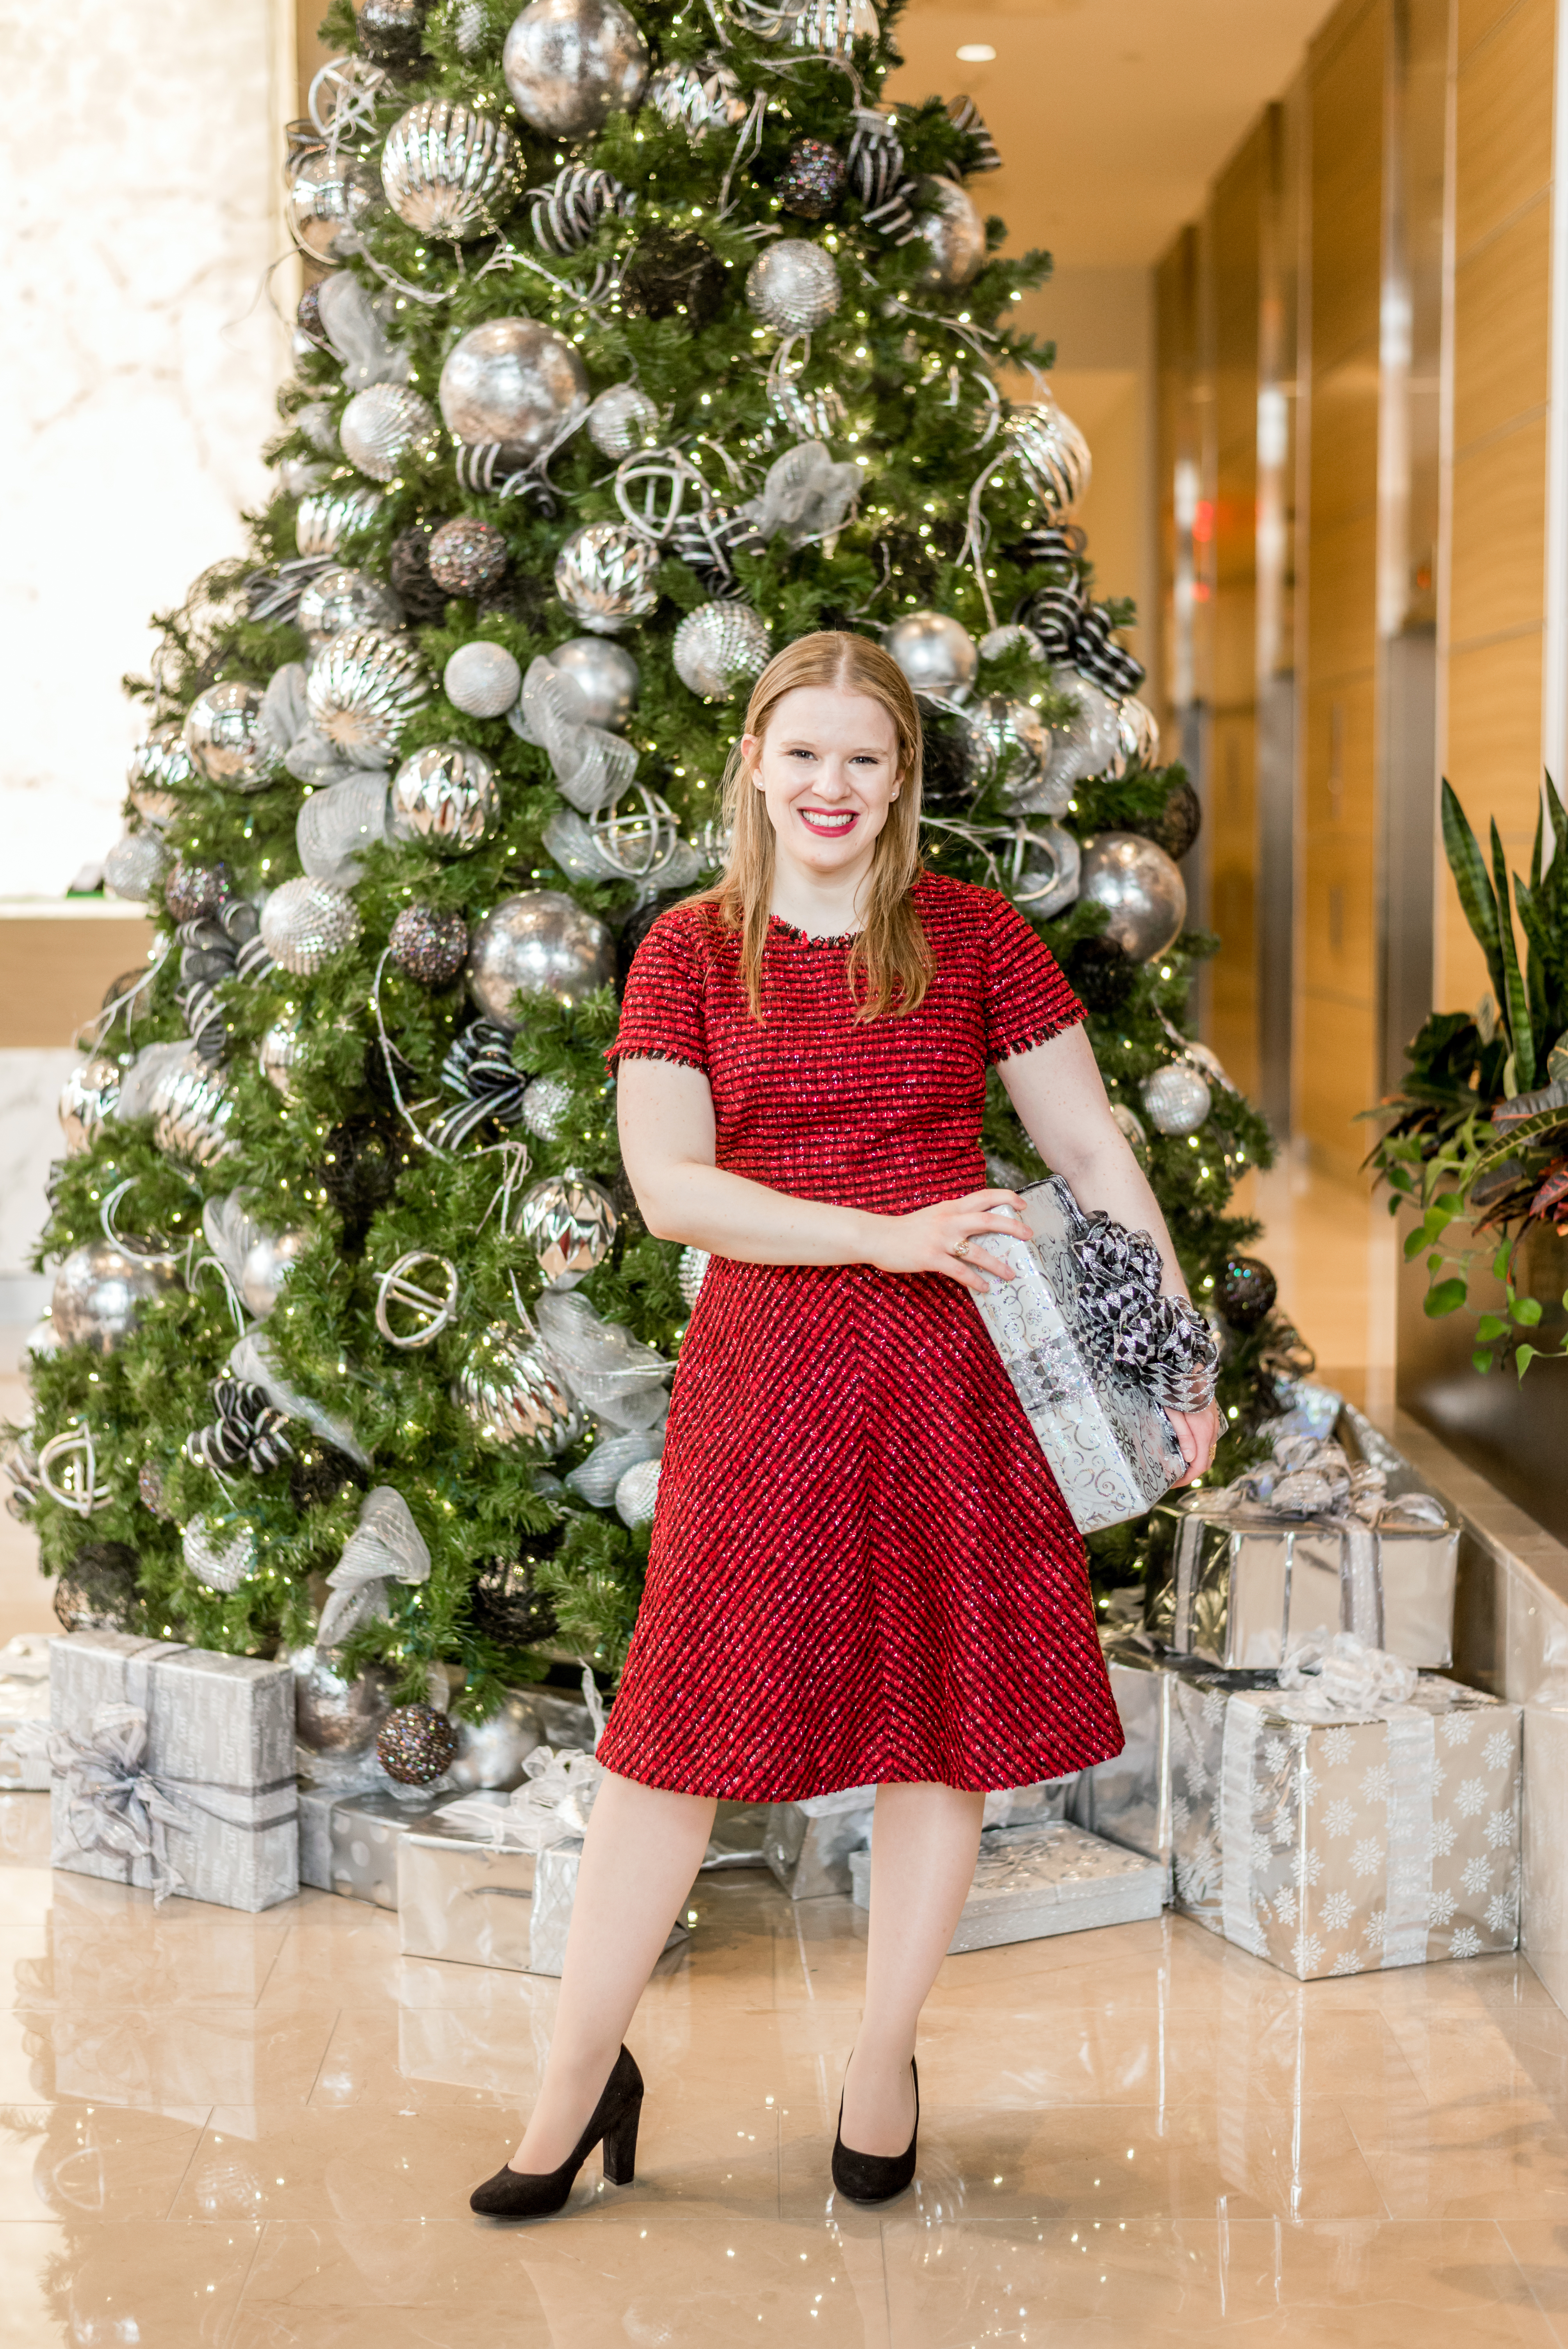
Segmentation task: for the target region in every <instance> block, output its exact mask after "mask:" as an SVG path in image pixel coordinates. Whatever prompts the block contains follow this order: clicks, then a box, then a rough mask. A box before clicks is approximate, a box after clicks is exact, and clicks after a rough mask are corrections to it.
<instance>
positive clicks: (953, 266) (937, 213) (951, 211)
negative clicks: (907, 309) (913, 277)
mask: <svg viewBox="0 0 1568 2349" xmlns="http://www.w3.org/2000/svg"><path fill="white" fill-rule="evenodd" d="M920 201H921V202H922V203H929V204H931V205H932V206H933V207H934V209H933V210H931V211H929V212H922V213H921V214H920V234H921V241H922V243H923V244H924V246H925V248H926V251H927V253H928V254H930V256H931V257H930V259H929V260H928V261H927V263H926V264H925V266H924V268H923V270H922V271H921V273H920V282H921V284H922V285H936V286H940V287H941V289H942V291H943V292H944V294H956V293H958V292H959V291H960V290H961V288H962V287H964V286H965V285H968V283H969V281H970V279H971V278H972V277H975V276H976V275H977V274H979V271H980V269H981V266H982V264H984V262H985V220H984V219H983V217H982V215H981V213H980V212H979V209H978V207H977V206H976V205H975V202H974V201H973V199H972V198H971V197H970V196H968V195H967V194H966V193H965V191H964V190H963V189H962V188H961V187H960V186H959V184H958V182H957V181H956V180H922V181H921V182H920Z"/></svg>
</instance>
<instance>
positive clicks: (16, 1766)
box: [0, 1631, 49, 1794]
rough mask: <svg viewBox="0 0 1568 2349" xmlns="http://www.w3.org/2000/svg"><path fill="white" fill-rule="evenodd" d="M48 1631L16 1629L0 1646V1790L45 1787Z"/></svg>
mask: <svg viewBox="0 0 1568 2349" xmlns="http://www.w3.org/2000/svg"><path fill="white" fill-rule="evenodd" d="M48 1730H49V1634H48V1633H46V1632H43V1631H22V1632H19V1633H18V1634H17V1636H16V1638H15V1639H14V1640H10V1641H8V1642H7V1644H6V1645H5V1647H4V1648H0V1794H4V1793H5V1792H6V1791H7V1790H14V1789H15V1788H18V1787H21V1788H26V1790H27V1791H28V1792H29V1793H32V1794H46V1793H47V1792H48V1787H49V1751H48Z"/></svg>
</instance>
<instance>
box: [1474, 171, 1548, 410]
mask: <svg viewBox="0 0 1568 2349" xmlns="http://www.w3.org/2000/svg"><path fill="white" fill-rule="evenodd" d="M1551 266H1552V206H1551V202H1550V199H1549V196H1548V194H1547V191H1545V190H1544V189H1542V192H1541V193H1540V195H1539V196H1538V197H1537V198H1536V200H1535V202H1533V203H1532V204H1530V205H1527V206H1526V208H1525V210H1524V211H1523V212H1520V213H1517V214H1516V215H1515V217H1514V218H1513V219H1512V220H1511V221H1510V222H1509V223H1508V225H1507V226H1506V227H1505V228H1502V229H1500V230H1499V231H1498V233H1497V234H1496V235H1495V236H1493V237H1489V238H1488V240H1487V242H1486V243H1485V244H1483V245H1482V246H1481V247H1480V250H1479V252H1471V253H1470V254H1467V255H1466V257H1465V259H1464V260H1463V261H1462V262H1460V264H1459V265H1458V266H1457V267H1456V269H1455V271H1454V309H1455V314H1456V316H1457V318H1458V319H1459V320H1460V321H1461V322H1462V326H1463V332H1462V335H1461V336H1460V343H1459V348H1458V349H1457V350H1456V351H1455V353H1454V447H1455V449H1456V450H1459V451H1460V452H1461V454H1462V452H1463V451H1464V450H1466V449H1468V448H1470V447H1472V446H1473V445H1474V443H1475V442H1476V441H1478V440H1485V439H1487V438H1488V436H1489V435H1490V434H1491V433H1493V432H1497V431H1500V430H1501V429H1504V428H1505V427H1506V426H1507V425H1508V424H1509V423H1510V422H1511V420H1512V419H1514V418H1515V417H1517V416H1518V415H1519V414H1520V412H1521V410H1522V409H1530V408H1543V407H1544V406H1545V404H1546V398H1547V395H1548V393H1549V391H1550V389H1551V384H1550V379H1549V376H1550V350H1549V345H1548V334H1549V329H1550V326H1551V311H1550V305H1548V304H1547V303H1546V302H1545V301H1543V300H1542V289H1543V288H1544V287H1545V286H1546V285H1547V284H1548V282H1549V277H1550V272H1551Z"/></svg>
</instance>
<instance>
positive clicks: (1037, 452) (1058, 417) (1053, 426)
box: [1003, 391, 1094, 521]
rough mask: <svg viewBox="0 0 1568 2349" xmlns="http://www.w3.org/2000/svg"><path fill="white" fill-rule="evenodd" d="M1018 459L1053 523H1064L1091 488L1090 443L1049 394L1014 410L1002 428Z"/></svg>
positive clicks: (1022, 470)
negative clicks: (1089, 486)
mask: <svg viewBox="0 0 1568 2349" xmlns="http://www.w3.org/2000/svg"><path fill="white" fill-rule="evenodd" d="M1003 429H1004V430H1005V431H1006V435H1007V438H1008V440H1010V441H1011V442H1012V444H1013V448H1014V450H1015V452H1016V456H1017V460H1018V471H1019V472H1020V473H1021V474H1022V475H1023V477H1024V480H1025V481H1026V484H1027V486H1028V487H1029V488H1030V489H1031V490H1032V491H1033V492H1034V493H1035V495H1036V497H1037V498H1038V500H1039V502H1040V503H1041V505H1042V506H1043V507H1044V508H1045V510H1046V512H1047V514H1048V515H1049V516H1050V517H1051V519H1052V520H1053V521H1062V520H1065V518H1066V517H1067V516H1068V514H1070V513H1071V512H1072V510H1073V508H1074V506H1076V505H1077V503H1078V500H1079V499H1080V498H1081V497H1082V496H1083V494H1084V492H1085V491H1086V490H1087V489H1088V485H1089V477H1090V475H1091V473H1092V471H1093V470H1094V469H1093V465H1092V462H1091V460H1090V457H1089V453H1088V441H1087V440H1085V439H1084V437H1083V434H1082V433H1081V432H1080V431H1079V430H1078V426H1077V425H1076V424H1075V423H1074V422H1073V420H1072V418H1071V417H1070V416H1064V415H1063V414H1062V411H1061V409H1059V408H1058V407H1057V403H1056V400H1055V399H1054V398H1053V397H1052V395H1051V394H1050V393H1049V392H1048V391H1047V393H1046V395H1045V397H1044V398H1042V399H1040V400H1038V401H1037V402H1036V403H1034V404H1032V405H1031V406H1028V407H1018V408H1015V409H1013V410H1012V411H1011V413H1010V414H1009V415H1008V417H1007V419H1006V423H1005V424H1004V426H1003Z"/></svg>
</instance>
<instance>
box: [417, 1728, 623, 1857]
mask: <svg viewBox="0 0 1568 2349" xmlns="http://www.w3.org/2000/svg"><path fill="white" fill-rule="evenodd" d="M522 1767H523V1773H524V1775H523V1782H522V1784H521V1786H518V1787H514V1789H513V1790H512V1793H511V1795H509V1796H508V1798H507V1800H506V1802H505V1803H485V1802H480V1801H479V1800H477V1799H474V1798H465V1799H464V1800H463V1801H462V1802H459V1803H449V1804H447V1805H446V1806H445V1807H444V1808H443V1810H442V1812H441V1826H442V1829H443V1831H444V1830H445V1829H447V1828H449V1827H457V1828H459V1830H460V1831H461V1832H462V1833H463V1834H464V1835H467V1836H471V1837H473V1840H474V1841H475V1842H476V1843H485V1844H490V1845H492V1846H493V1847H495V1848H496V1849H497V1850H505V1851H534V1852H539V1851H548V1850H549V1848H550V1847H551V1846H552V1844H557V1843H569V1842H572V1841H573V1840H574V1839H576V1838H578V1837H582V1836H583V1835H584V1834H586V1832H587V1827H588V1815H589V1813H590V1812H591V1811H592V1809H593V1801H594V1797H595V1795H597V1794H598V1791H599V1786H600V1783H601V1781H602V1780H603V1775H604V1772H603V1764H600V1763H598V1762H596V1761H595V1760H594V1758H593V1754H574V1753H571V1752H566V1753H555V1752H552V1749H551V1748H550V1747H549V1746H548V1745H536V1746H535V1747H534V1749H533V1752H532V1753H531V1754H530V1755H529V1756H528V1759H527V1760H526V1761H525V1762H524V1764H523V1765H522Z"/></svg>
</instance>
